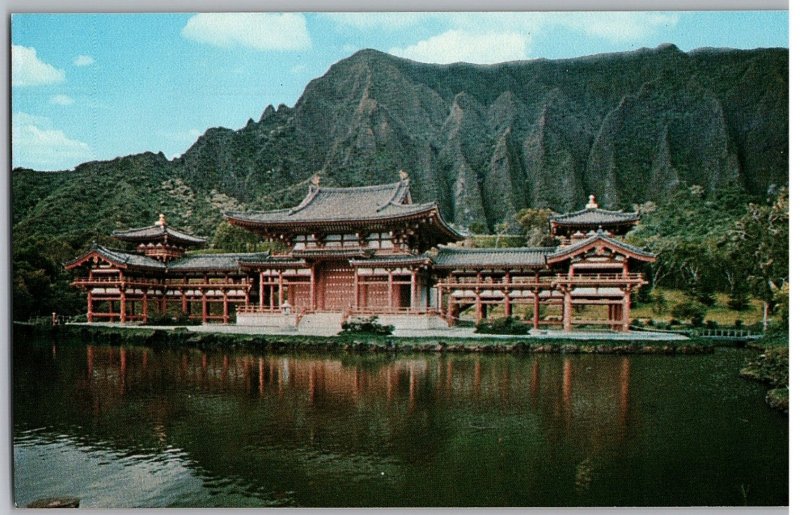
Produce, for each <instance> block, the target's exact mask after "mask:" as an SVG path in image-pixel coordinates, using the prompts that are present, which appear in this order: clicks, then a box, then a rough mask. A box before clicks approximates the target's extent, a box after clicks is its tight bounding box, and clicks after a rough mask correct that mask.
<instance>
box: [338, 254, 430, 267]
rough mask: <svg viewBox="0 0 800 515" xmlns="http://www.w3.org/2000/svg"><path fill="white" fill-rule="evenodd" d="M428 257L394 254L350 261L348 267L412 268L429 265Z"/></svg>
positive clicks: (424, 255)
mask: <svg viewBox="0 0 800 515" xmlns="http://www.w3.org/2000/svg"><path fill="white" fill-rule="evenodd" d="M430 263H431V258H430V256H428V255H426V254H399V255H398V254H394V255H387V256H374V257H371V258H367V259H351V260H350V265H351V266H354V267H370V266H376V267H383V266H413V265H429V264H430Z"/></svg>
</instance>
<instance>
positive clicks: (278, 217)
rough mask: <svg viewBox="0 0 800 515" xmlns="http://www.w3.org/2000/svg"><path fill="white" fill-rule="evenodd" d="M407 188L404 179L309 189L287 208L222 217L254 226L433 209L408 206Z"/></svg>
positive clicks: (390, 215)
mask: <svg viewBox="0 0 800 515" xmlns="http://www.w3.org/2000/svg"><path fill="white" fill-rule="evenodd" d="M408 185H409V183H408V179H404V180H402V181H400V182H395V183H390V184H379V185H376V186H358V187H352V188H322V187H318V186H312V187H311V188H310V189H309V192H308V195H306V198H305V199H303V201H302V202H300V204H298V205H297V206H295V207H293V208H291V209H277V210H274V211H260V212H252V213H243V212H230V213H225V216H226V217H228V218H230V219H233V220H240V221H243V222H248V221H249V222H255V223H270V222H272V223H287V222H295V223H297V222H315V221H333V220H362V219H363V220H373V219H380V218H393V217H397V216H406V215H409V214H416V213H422V212H425V211H429V210H431V209H433V208H435V207H436V203H434V202H426V203H423V204H411V203H410V200H411V198H410V196H409V191H408Z"/></svg>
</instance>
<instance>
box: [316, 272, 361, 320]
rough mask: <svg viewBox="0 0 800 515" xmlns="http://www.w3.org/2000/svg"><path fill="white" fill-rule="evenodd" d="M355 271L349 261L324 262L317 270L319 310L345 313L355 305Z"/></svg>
mask: <svg viewBox="0 0 800 515" xmlns="http://www.w3.org/2000/svg"><path fill="white" fill-rule="evenodd" d="M353 274H354V270H353V268H352V267H351V266H350V264H349V263H348V262H347V261H323V262H321V263H320V264H319V265H318V268H317V284H318V290H317V309H319V310H321V311H344V310H346V309H347V308H348V307H350V306H351V305H352V304H353V297H354V292H353V288H354V283H353V281H354V276H353Z"/></svg>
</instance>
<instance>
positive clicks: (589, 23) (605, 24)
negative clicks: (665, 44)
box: [559, 12, 680, 43]
mask: <svg viewBox="0 0 800 515" xmlns="http://www.w3.org/2000/svg"><path fill="white" fill-rule="evenodd" d="M679 19H680V16H679V15H678V14H675V13H643V12H639V13H637V12H595V13H571V15H570V16H565V15H561V16H560V17H559V23H560V24H561V25H564V26H566V27H569V28H571V29H574V30H577V31H579V32H583V33H585V34H587V35H589V36H594V37H598V38H602V39H605V40H608V41H612V42H615V43H623V42H632V41H636V40H637V39H640V38H643V37H646V36H648V35H649V34H652V33H654V32H655V31H656V30H659V29H661V28H671V27H674V26H675V25H677V23H678V21H679Z"/></svg>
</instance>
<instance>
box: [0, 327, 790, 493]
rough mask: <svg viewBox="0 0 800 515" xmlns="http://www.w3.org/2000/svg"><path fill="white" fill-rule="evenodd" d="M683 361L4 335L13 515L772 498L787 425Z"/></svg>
mask: <svg viewBox="0 0 800 515" xmlns="http://www.w3.org/2000/svg"><path fill="white" fill-rule="evenodd" d="M749 356H752V352H751V351H744V350H737V349H717V351H716V352H715V353H714V354H704V355H694V356H653V355H647V356H611V355H560V354H537V355H522V356H517V355H480V354H441V355H440V354H402V355H391V354H347V353H332V354H324V355H323V354H309V355H303V354H283V355H281V354H267V353H258V352H247V351H231V352H205V351H200V350H196V349H190V348H181V349H164V348H148V347H133V346H113V345H97V344H94V345H89V344H85V343H83V342H80V341H73V340H59V341H50V340H47V339H44V340H34V339H31V338H27V339H18V340H17V341H15V343H14V349H13V367H14V368H13V388H14V392H13V414H14V423H13V438H14V486H15V499H16V502H17V504H18V505H19V506H24V505H26V504H28V503H29V502H31V501H33V500H36V499H41V498H45V497H53V496H73V497H78V498H80V499H81V507H82V508H83V507H103V508H105V507H161V506H168V507H201V506H206V507H219V506H230V507H251V506H672V505H743V504H750V505H786V504H787V503H788V495H789V494H788V491H789V490H788V475H789V457H788V441H789V430H788V417H786V416H785V415H783V414H781V413H778V412H775V411H772V410H770V409H769V408H767V406H766V404H765V403H764V395H765V388H764V386H762V385H760V384H757V383H753V382H749V381H745V380H742V379H740V378H739V377H738V376H737V373H738V370H739V368H741V367H742V366H743V363H744V362H745V360H746V359H747V358H748V357H749Z"/></svg>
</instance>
